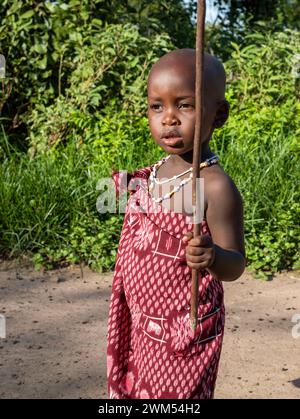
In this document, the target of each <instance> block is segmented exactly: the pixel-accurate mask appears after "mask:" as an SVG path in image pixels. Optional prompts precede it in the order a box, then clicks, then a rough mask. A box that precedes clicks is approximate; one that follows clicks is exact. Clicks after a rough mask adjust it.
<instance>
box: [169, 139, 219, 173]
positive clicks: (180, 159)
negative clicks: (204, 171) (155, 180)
mask: <svg viewBox="0 0 300 419" xmlns="http://www.w3.org/2000/svg"><path fill="white" fill-rule="evenodd" d="M213 155H214V153H213V152H212V151H211V150H210V148H209V146H208V145H206V146H204V144H202V150H201V159H200V162H201V163H202V162H203V161H205V160H206V159H208V158H210V157H212V156H213ZM169 163H170V164H172V165H173V164H174V165H176V166H179V167H187V168H190V167H191V166H192V164H193V150H191V151H188V152H187V153H185V154H181V155H179V154H171V157H170V158H169Z"/></svg>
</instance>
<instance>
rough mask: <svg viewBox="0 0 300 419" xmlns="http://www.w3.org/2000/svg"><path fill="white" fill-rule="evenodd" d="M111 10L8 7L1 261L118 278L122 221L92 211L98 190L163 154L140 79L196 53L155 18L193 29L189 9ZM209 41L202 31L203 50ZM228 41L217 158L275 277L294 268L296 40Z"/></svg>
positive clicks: (287, 34)
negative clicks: (175, 55)
mask: <svg viewBox="0 0 300 419" xmlns="http://www.w3.org/2000/svg"><path fill="white" fill-rule="evenodd" d="M110 3H111V7H110V5H108V3H107V2H104V1H94V2H90V1H85V0H84V1H76V0H74V1H70V2H68V3H67V4H66V3H63V2H61V1H58V2H55V3H52V2H43V3H38V2H33V1H29V0H26V1H24V2H18V1H15V2H9V1H4V2H3V8H2V10H1V11H0V15H1V17H2V20H1V23H0V52H1V53H4V54H5V56H6V57H7V62H8V66H7V71H6V74H7V77H6V79H4V80H3V81H2V88H1V94H0V112H1V114H0V118H1V120H0V122H1V127H0V128H1V130H0V162H1V166H0V172H1V173H0V179H1V181H0V200H1V206H0V230H1V236H0V252H1V254H2V255H4V256H5V257H16V256H18V255H20V254H24V253H26V254H27V255H29V256H30V257H31V258H32V259H33V261H34V263H35V264H36V266H37V267H39V266H41V265H45V266H47V267H51V266H55V265H56V264H61V263H65V262H67V263H79V262H85V263H87V264H88V265H90V266H91V267H93V268H94V269H97V270H99V271H101V270H109V269H113V266H114V262H115V256H116V251H117V246H118V240H119V235H120V231H121V227H122V219H123V214H118V213H113V214H108V213H107V214H99V213H98V211H97V208H96V201H97V197H98V195H99V190H97V183H98V181H99V179H101V178H105V177H110V175H111V171H112V169H113V168H114V169H119V170H128V171H129V172H130V171H133V170H135V169H136V168H138V167H144V166H146V165H149V164H152V163H153V162H154V161H157V160H158V159H159V158H160V157H162V155H163V153H162V150H160V149H158V147H157V146H156V145H155V144H154V142H153V140H152V139H151V136H150V133H149V129H148V123H147V119H146V116H145V115H146V114H145V110H146V107H145V105H146V98H145V93H146V78H147V74H148V71H149V69H150V67H151V65H152V63H153V62H154V61H155V60H156V59H157V58H158V57H159V56H161V55H162V54H164V53H165V52H166V51H168V50H171V49H174V48H176V47H180V46H183V45H186V46H191V45H188V43H189V42H190V41H189V39H188V38H187V40H186V44H185V43H184V42H183V40H182V38H181V37H182V28H183V26H184V25H183V24H182V25H183V26H182V28H178V25H177V24H175V23H174V22H172V23H170V26H168V23H167V22H168V21H167V20H166V21H164V25H163V26H162V27H159V26H158V23H159V22H160V20H159V13H161V14H163V12H164V13H165V15H164V16H172V15H173V14H174V13H175V12H174V11H177V12H178V13H179V14H180V13H182V14H181V15H180V16H181V17H180V19H182V22H185V24H186V27H185V28H186V29H187V28H189V25H192V23H191V20H189V19H188V20H186V19H187V16H191V13H192V8H191V9H190V10H186V9H185V8H184V7H183V5H182V3H181V2H180V1H178V2H174V8H168V7H169V6H168V5H169V3H168V5H167V4H164V2H155V1H154V2H151V7H150V5H149V4H150V3H149V2H146V1H145V2H134V1H132V2H129V1H128V2H124V4H123V2H122V7H125V6H126V5H127V6H126V7H127V9H126V10H127V12H126V13H127V14H126V13H125V11H124V10H125V9H122V8H120V9H122V10H123V11H124V13H123V14H121V13H120V10H119V11H116V8H115V9H114V10H113V9H112V7H113V4H114V5H115V1H112V2H110ZM125 3H126V4H125ZM176 8H177V9H176ZM180 11H181V12H180ZM75 12H76V13H75ZM148 18H149V19H150V21H151V22H150V23H151V24H150V25H149V27H148V29H147V25H146V20H147V19H148ZM122 19H123V21H122ZM180 19H179V20H178V22H180V21H181V20H180ZM161 20H163V18H162V17H161ZM138 22H141V23H140V24H137V23H138ZM172 25H173V26H172ZM174 25H175V26H174ZM176 25H177V26H176ZM174 27H175V28H176V27H177V32H176V30H175V29H174ZM191 27H192V30H193V26H191ZM45 28H47V30H45ZM172 28H173V29H172ZM172 31H173V32H172ZM221 35H222V34H221ZM191 36H192V37H193V36H194V34H193V33H192V31H191ZM214 36H215V34H214V33H212V32H211V29H209V28H208V32H207V37H208V38H207V48H213V46H214V45H215V44H214V43H215V41H216V38H214ZM191 39H192V38H191ZM220 39H221V38H220ZM220 45H221V44H220ZM228 45H230V48H229V49H228V59H227V60H226V62H225V67H226V71H227V75H228V87H227V99H228V100H229V102H230V104H231V114H230V118H229V120H228V122H227V123H226V124H225V126H224V127H223V128H222V129H220V130H217V131H216V132H215V134H214V137H213V140H212V149H213V150H214V151H215V152H216V153H217V154H218V155H220V157H221V164H222V165H223V167H224V168H225V170H226V171H227V172H228V173H229V174H230V175H231V176H232V178H233V179H234V181H235V182H236V184H237V186H238V188H239V190H240V191H241V194H242V196H243V200H244V206H245V237H246V251H247V257H248V266H249V268H250V269H253V270H254V271H255V272H256V273H257V274H258V275H260V276H262V277H267V276H269V275H272V274H273V273H274V272H276V271H278V270H282V269H290V268H297V267H299V239H298V238H299V235H300V234H299V233H300V232H299V225H300V220H299V213H300V204H299V164H298V160H299V141H298V138H299V134H300V130H299V123H298V121H299V117H300V105H299V93H300V92H299V80H300V62H299V57H300V34H299V32H298V31H297V30H289V29H285V30H280V31H277V32H273V31H266V30H264V31H263V33H259V32H253V33H250V34H249V35H247V36H244V38H243V42H241V43H236V42H231V43H230V44H228Z"/></svg>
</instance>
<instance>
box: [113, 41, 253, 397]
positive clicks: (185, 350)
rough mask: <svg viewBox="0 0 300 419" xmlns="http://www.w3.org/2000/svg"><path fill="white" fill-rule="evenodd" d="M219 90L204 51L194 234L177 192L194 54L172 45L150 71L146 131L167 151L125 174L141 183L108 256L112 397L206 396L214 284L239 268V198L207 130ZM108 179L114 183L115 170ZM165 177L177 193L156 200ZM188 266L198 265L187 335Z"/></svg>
mask: <svg viewBox="0 0 300 419" xmlns="http://www.w3.org/2000/svg"><path fill="white" fill-rule="evenodd" d="M224 94H225V72H224V69H223V66H222V64H221V63H220V62H219V61H218V60H217V59H216V58H214V57H212V56H210V55H208V54H205V61H204V115H203V122H202V123H203V124H204V126H203V128H204V129H203V137H202V139H201V142H202V153H201V162H202V163H201V166H200V167H201V168H203V170H202V171H201V172H200V174H201V177H202V178H203V180H204V219H203V220H202V222H201V235H200V236H199V237H194V238H192V236H193V234H192V229H193V224H192V223H191V222H190V221H188V216H189V215H191V214H192V211H191V208H192V206H191V199H192V196H191V194H185V198H187V202H183V197H182V194H180V193H179V192H180V191H182V190H183V189H184V188H187V187H188V186H189V185H190V184H191V182H190V180H191V177H190V175H189V174H190V173H191V169H192V156H193V139H194V128H195V51H194V50H191V49H183V50H176V51H172V52H170V53H168V54H166V55H164V56H163V57H162V58H161V59H160V60H158V62H157V63H155V65H154V66H153V67H152V69H151V72H150V74H149V78H148V105H149V106H148V118H149V125H150V130H151V133H152V136H153V138H154V140H155V141H156V142H157V144H158V145H159V146H160V147H161V148H162V149H163V150H165V151H166V153H168V156H167V157H165V158H163V159H162V160H160V161H159V162H158V163H156V164H153V165H152V166H150V167H147V168H143V169H140V170H137V171H135V172H134V173H131V174H129V176H128V178H127V182H128V183H129V181H131V180H132V179H136V178H139V179H140V180H142V181H143V182H144V186H143V185H141V187H139V186H137V187H136V190H134V189H133V190H132V189H131V196H130V198H129V200H128V203H127V207H126V214H125V218H124V224H123V229H122V234H121V238H120V243H119V248H118V255H117V260H116V267H115V273H114V279H113V286H112V296H111V301H110V307H109V319H108V346H107V376H108V391H109V397H110V398H126V399H128V398H151V399H157V398H175V399H177V398H178V399H188V398H193V399H201V398H212V397H213V394H214V387H215V381H216V377H217V370H218V364H219V358H220V353H221V346H222V339H223V333H224V319H225V310H224V302H223V287H222V282H221V281H232V280H235V279H237V278H238V277H239V276H240V275H241V274H242V273H243V271H244V269H245V249H244V232H243V204H242V199H241V196H240V194H239V192H238V190H237V188H236V186H235V185H234V182H233V181H232V180H231V179H230V177H229V176H228V175H227V174H226V173H225V172H224V170H223V169H222V168H221V167H220V166H219V165H218V164H216V163H217V162H218V158H217V156H215V155H214V154H213V153H212V151H211V150H210V147H209V141H210V139H211V137H212V134H213V131H214V129H215V128H219V127H221V126H222V125H223V124H224V123H225V121H226V119H227V118H228V113H229V105H228V102H227V101H226V100H225V97H224ZM184 175H185V177H184ZM113 177H114V179H115V181H116V184H117V186H118V185H119V182H120V181H121V180H122V179H120V177H121V173H120V172H115V173H113ZM173 177H175V179H176V180H177V179H181V181H180V184H179V185H178V188H177V189H176V191H175V192H173V193H171V194H166V195H164V196H159V197H158V194H159V187H160V186H162V184H165V183H167V182H168V181H170V180H171V179H172V180H173ZM145 208H147V210H146V211H145ZM174 208H177V209H178V208H180V209H181V210H179V211H176V212H175V211H174ZM139 209H140V210H139ZM158 210H159V211H158ZM190 268H197V269H199V293H198V294H199V304H198V324H197V328H196V333H195V335H194V334H193V333H192V332H191V328H190V323H189V313H190V298H191V290H190V288H191V269H190Z"/></svg>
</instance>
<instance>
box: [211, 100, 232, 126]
mask: <svg viewBox="0 0 300 419" xmlns="http://www.w3.org/2000/svg"><path fill="white" fill-rule="evenodd" d="M229 109H230V105H229V102H228V101H227V100H226V99H223V100H221V101H220V102H219V104H218V109H217V111H216V116H215V120H214V122H213V128H221V127H222V126H223V125H224V124H225V122H226V121H227V119H228V116H229Z"/></svg>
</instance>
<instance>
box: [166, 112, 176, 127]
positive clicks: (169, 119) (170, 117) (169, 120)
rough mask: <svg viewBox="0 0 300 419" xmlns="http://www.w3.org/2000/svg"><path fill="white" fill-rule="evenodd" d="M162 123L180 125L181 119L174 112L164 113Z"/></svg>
mask: <svg viewBox="0 0 300 419" xmlns="http://www.w3.org/2000/svg"><path fill="white" fill-rule="evenodd" d="M162 123H163V125H178V124H179V123H180V121H179V119H178V118H177V117H176V115H175V114H174V113H171V112H168V113H166V114H165V115H164V117H163V119H162Z"/></svg>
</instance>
